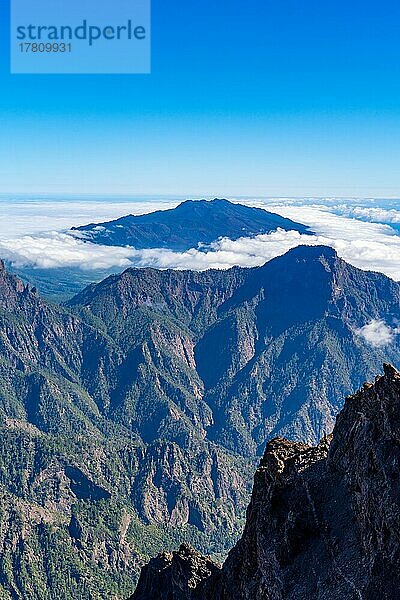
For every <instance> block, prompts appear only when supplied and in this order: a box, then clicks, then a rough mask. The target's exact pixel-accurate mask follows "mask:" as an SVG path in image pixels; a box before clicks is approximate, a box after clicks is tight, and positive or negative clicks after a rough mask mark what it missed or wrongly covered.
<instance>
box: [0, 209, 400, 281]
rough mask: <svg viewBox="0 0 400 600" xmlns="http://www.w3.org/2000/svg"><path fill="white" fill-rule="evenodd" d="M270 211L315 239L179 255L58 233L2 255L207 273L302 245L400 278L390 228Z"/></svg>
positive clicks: (271, 238) (280, 235)
mask: <svg viewBox="0 0 400 600" xmlns="http://www.w3.org/2000/svg"><path fill="white" fill-rule="evenodd" d="M266 208H267V209H268V210H271V211H273V212H276V213H278V214H281V215H282V216H285V217H289V218H291V219H293V220H296V221H299V222H302V223H305V224H307V225H309V226H310V227H311V229H312V230H313V231H314V232H315V234H316V235H315V236H309V235H301V234H299V233H297V232H295V231H282V230H278V231H276V232H273V233H270V234H267V235H259V236H256V237H255V238H241V239H238V240H235V241H232V240H229V239H226V238H224V239H221V240H218V241H217V242H215V243H214V244H212V245H211V246H210V248H208V249H207V250H206V251H201V250H198V249H191V250H188V251H187V252H181V253H178V252H172V251H170V250H168V249H161V250H160V249H150V250H136V249H134V248H118V247H108V246H100V245H96V244H91V243H89V242H84V241H82V240H80V239H77V238H75V237H73V236H70V235H68V233H65V232H64V233H60V232H57V231H55V232H50V233H45V234H40V233H38V234H32V235H25V236H19V237H16V238H11V239H3V240H1V241H0V254H1V256H2V257H4V258H6V259H8V260H10V261H12V262H13V263H14V264H15V265H16V266H27V265H32V266H36V267H41V268H57V267H69V268H80V269H84V270H96V269H115V270H118V269H123V268H126V267H128V266H137V267H146V266H152V267H156V268H161V269H166V268H177V269H195V270H205V269H208V268H219V269H226V268H229V267H231V266H233V265H239V266H258V265H261V264H263V263H265V262H266V261H267V260H270V259H271V258H274V257H275V256H279V255H281V254H283V253H284V252H286V251H288V250H289V249H291V248H293V247H295V246H298V245H299V244H306V245H317V244H323V245H329V246H331V247H333V248H335V250H336V251H337V252H338V254H339V256H341V257H342V258H343V259H345V260H346V261H348V262H349V263H351V264H353V265H354V266H356V267H360V268H362V269H367V270H374V271H380V272H382V273H385V274H386V275H389V276H390V277H392V278H393V279H396V280H400V236H398V235H396V234H395V231H394V230H393V229H392V228H391V227H390V226H388V225H381V224H377V223H371V222H365V221H360V220H358V219H356V218H354V217H353V218H350V217H348V216H339V215H336V214H333V213H332V211H331V209H328V208H327V207H326V206H325V207H324V206H321V205H320V206H315V205H314V206H310V205H305V206H298V205H296V206H288V205H286V206H282V205H281V206H271V205H269V206H266ZM360 216H361V215H360ZM393 216H394V215H393V214H392V217H393Z"/></svg>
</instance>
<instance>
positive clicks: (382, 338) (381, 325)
mask: <svg viewBox="0 0 400 600" xmlns="http://www.w3.org/2000/svg"><path fill="white" fill-rule="evenodd" d="M354 333H355V334H356V335H358V336H360V337H362V338H363V339H364V340H365V341H366V342H367V343H368V344H370V345H371V346H374V347H375V348H381V347H383V346H389V344H391V343H392V342H393V340H394V337H395V335H396V334H397V333H398V329H392V328H391V327H389V326H388V325H386V323H385V321H383V320H381V319H380V320H378V319H374V320H372V321H370V322H369V323H367V325H364V327H361V328H360V329H355V331H354Z"/></svg>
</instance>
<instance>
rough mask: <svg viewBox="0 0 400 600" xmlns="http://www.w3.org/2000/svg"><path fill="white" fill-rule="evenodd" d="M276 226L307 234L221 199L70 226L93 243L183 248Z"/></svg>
mask: <svg viewBox="0 0 400 600" xmlns="http://www.w3.org/2000/svg"><path fill="white" fill-rule="evenodd" d="M278 228H280V229H283V230H285V231H297V232H299V233H302V234H310V235H311V232H310V231H309V228H308V227H307V226H305V225H303V224H301V223H296V222H294V221H291V220H290V219H286V218H284V217H282V216H280V215H277V214H275V213H271V212H268V211H267V210H265V209H262V208H256V207H251V206H247V205H243V204H239V203H234V202H230V201H229V200H225V199H218V198H215V199H214V200H210V201H208V200H186V201H184V202H182V203H181V204H179V205H178V206H177V207H176V208H171V209H166V210H157V211H155V212H152V213H148V214H143V215H137V216H135V215H128V216H124V217H120V218H119V219H116V220H113V221H109V222H105V223H98V224H93V223H91V224H89V225H84V226H81V227H77V228H74V229H75V231H76V230H78V231H79V232H80V234H79V235H84V236H86V237H87V239H88V240H90V241H91V242H93V243H96V244H104V245H108V246H133V247H135V248H136V249H138V250H140V249H148V248H168V249H170V250H174V251H185V250H189V249H190V248H197V247H198V245H199V244H203V245H208V244H211V243H213V242H215V241H216V240H218V239H219V238H229V239H232V240H237V239H239V238H242V237H254V236H256V235H259V234H268V233H271V232H272V231H276V230H277V229H278Z"/></svg>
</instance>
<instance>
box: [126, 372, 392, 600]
mask: <svg viewBox="0 0 400 600" xmlns="http://www.w3.org/2000/svg"><path fill="white" fill-rule="evenodd" d="M399 531H400V374H399V373H398V372H397V371H396V370H395V369H394V368H393V367H392V366H391V365H385V367H384V375H383V376H382V377H378V378H377V379H376V381H375V382H374V383H373V384H370V383H367V384H365V385H364V386H363V388H362V389H361V390H360V391H359V392H357V393H356V394H355V395H353V396H350V397H348V398H347V400H346V403H345V406H344V408H343V410H342V411H341V413H340V414H339V416H338V418H337V422H336V425H335V428H334V431H333V434H332V436H330V437H328V438H324V439H323V440H322V441H321V442H320V444H319V445H318V446H316V447H311V446H308V445H306V444H301V443H295V442H290V441H288V440H285V439H283V438H276V439H273V440H272V441H270V442H269V444H268V445H267V448H266V451H265V454H264V457H263V459H262V461H261V463H260V466H259V468H258V470H257V472H256V475H255V480H254V488H253V494H252V498H251V502H250V505H249V508H248V511H247V520H246V526H245V529H244V533H243V536H242V538H241V539H240V541H239V542H238V544H237V545H236V546H235V548H234V549H233V550H232V551H231V552H230V554H229V556H228V558H227V560H226V562H225V564H224V565H223V567H222V569H218V568H217V567H216V565H214V564H212V563H211V564H210V563H209V561H207V560H206V559H205V558H203V557H201V555H198V554H197V553H196V552H195V551H193V550H191V549H190V548H187V547H181V548H180V550H179V551H178V552H175V553H173V554H170V555H168V554H164V555H160V556H159V557H157V558H156V559H153V561H151V562H150V563H149V565H148V566H146V567H145V568H144V569H143V571H142V575H141V578H140V581H139V584H138V587H137V590H136V593H135V594H134V596H133V600H149V599H150V598H152V599H154V600H157V599H160V600H161V599H162V600H189V599H190V600H194V599H196V600H200V599H201V600H258V599H265V600H306V599H307V600H309V599H311V598H315V599H317V598H318V599H319V600H332V599H339V598H340V599H346V600H353V599H354V600H376V598H381V599H382V600H395V599H397V598H399V597H400V573H399V569H398V565H399V560H400V535H399ZM150 582H151V587H149V586H150Z"/></svg>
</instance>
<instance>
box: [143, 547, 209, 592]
mask: <svg viewBox="0 0 400 600" xmlns="http://www.w3.org/2000/svg"><path fill="white" fill-rule="evenodd" d="M218 571H219V567H218V566H217V565H216V564H215V563H214V562H212V561H211V560H209V559H207V558H206V557H205V556H202V555H201V554H200V553H199V552H197V551H196V550H194V549H193V548H191V547H190V546H187V545H186V544H182V545H181V547H180V548H179V550H178V551H177V552H171V553H166V552H165V553H163V554H160V555H159V556H157V557H156V558H153V559H152V560H151V561H150V562H149V564H148V565H146V566H145V567H143V570H142V575H141V578H140V582H139V585H138V587H137V590H136V592H135V595H134V598H135V600H150V599H151V598H153V599H154V600H155V599H156V598H157V599H158V600H169V599H170V598H174V599H177V600H184V599H186V598H188V597H190V595H191V593H192V592H195V590H196V588H198V586H199V584H201V583H202V582H203V581H204V580H207V579H208V578H209V577H211V576H212V575H215V574H217V573H218Z"/></svg>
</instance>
